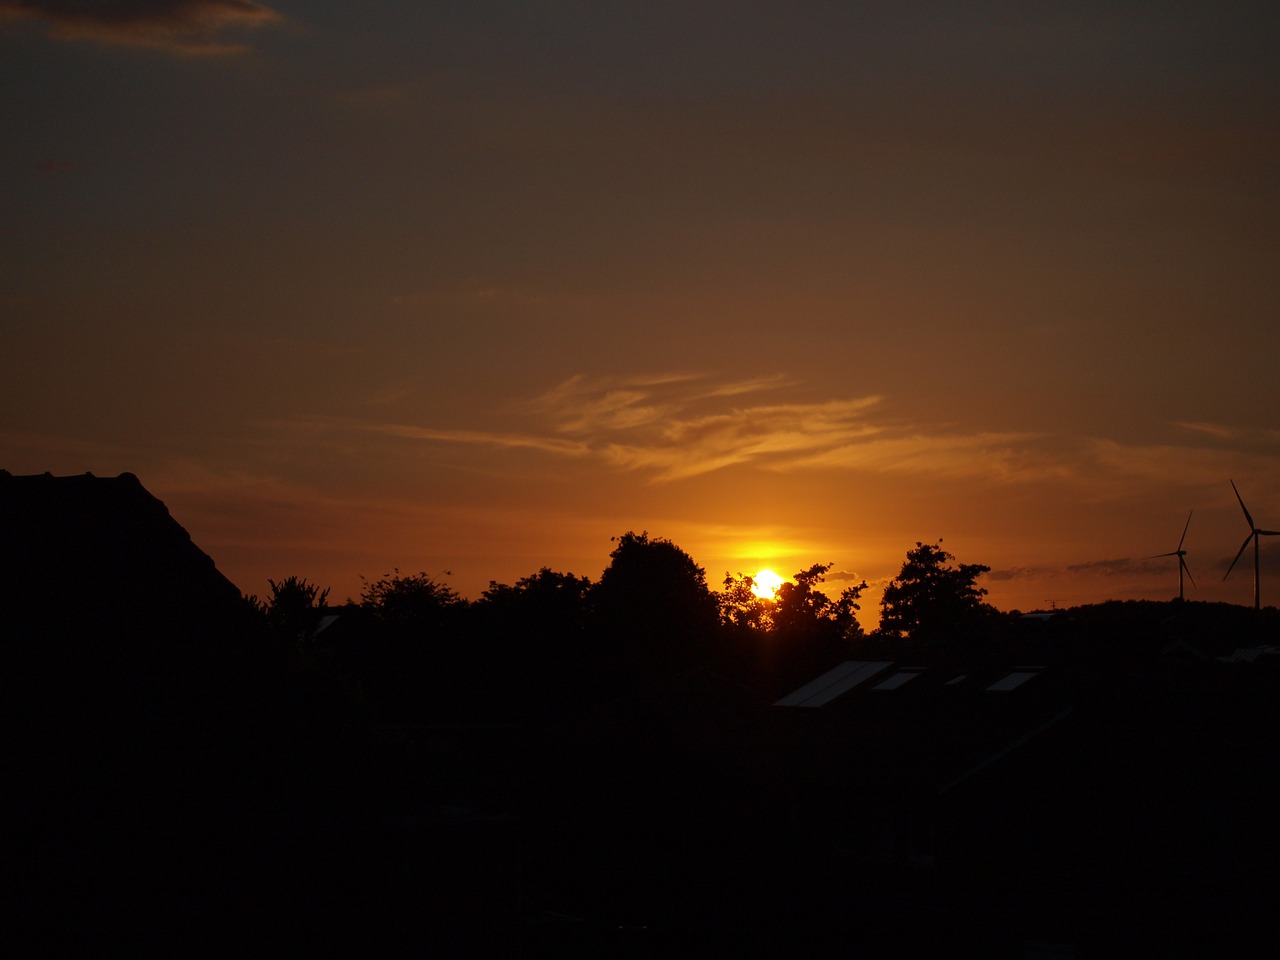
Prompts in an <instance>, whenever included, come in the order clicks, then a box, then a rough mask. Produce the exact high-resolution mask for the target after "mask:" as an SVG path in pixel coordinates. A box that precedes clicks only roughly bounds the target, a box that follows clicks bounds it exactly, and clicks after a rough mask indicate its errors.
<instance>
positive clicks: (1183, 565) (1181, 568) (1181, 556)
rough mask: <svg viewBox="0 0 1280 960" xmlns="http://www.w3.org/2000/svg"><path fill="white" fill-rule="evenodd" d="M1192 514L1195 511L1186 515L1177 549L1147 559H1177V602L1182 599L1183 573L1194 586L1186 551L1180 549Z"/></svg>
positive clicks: (1194, 582)
mask: <svg viewBox="0 0 1280 960" xmlns="http://www.w3.org/2000/svg"><path fill="white" fill-rule="evenodd" d="M1192 513H1195V511H1194V510H1192V511H1191V513H1188V514H1187V522H1186V524H1185V525H1184V526H1183V528H1182V537H1181V538H1180V539H1179V540H1178V549H1177V550H1172V551H1170V552H1169V553H1157V554H1156V555H1155V556H1154V557H1150V558H1149V559H1151V560H1155V559H1157V558H1158V557H1177V558H1178V599H1179V600H1181V599H1182V598H1183V597H1182V575H1183V573H1185V574H1186V575H1187V579H1188V580H1190V581H1191V585H1192V586H1193V587H1194V586H1195V585H1196V581H1195V578H1194V577H1193V576H1191V568H1190V567H1188V566H1187V551H1185V550H1183V549H1182V543H1183V541H1184V540H1186V539H1187V527H1189V526H1191V514H1192Z"/></svg>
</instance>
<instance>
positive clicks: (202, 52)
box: [0, 0, 280, 56]
mask: <svg viewBox="0 0 1280 960" xmlns="http://www.w3.org/2000/svg"><path fill="white" fill-rule="evenodd" d="M279 19H280V14H279V13H277V12H276V11H275V10H272V9H271V8H270V7H264V6H263V5H261V4H259V3H253V2H252V0H104V2H101V3H84V2H82V0H0V21H5V20H10V21H12V20H34V21H38V22H42V23H44V24H45V25H46V33H47V34H48V36H50V37H52V38H54V39H56V40H91V41H96V42H98V43H109V44H114V45H117V46H130V47H151V48H156V49H163V50H167V51H169V52H172V53H177V54H182V55H187V56H217V55H222V54H229V53H239V52H241V51H243V50H244V49H245V47H244V45H243V44H238V43H232V42H226V41H224V40H223V39H222V36H223V33H224V31H226V30H228V29H232V28H238V27H258V26H261V25H263V24H265V23H268V22H271V21H273V20H279Z"/></svg>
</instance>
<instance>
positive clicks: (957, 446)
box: [345, 371, 1274, 498]
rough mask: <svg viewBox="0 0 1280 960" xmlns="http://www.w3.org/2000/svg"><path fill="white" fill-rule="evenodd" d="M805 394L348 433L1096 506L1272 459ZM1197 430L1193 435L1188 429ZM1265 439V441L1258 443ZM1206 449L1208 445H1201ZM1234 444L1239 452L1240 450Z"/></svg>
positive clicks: (682, 374)
mask: <svg viewBox="0 0 1280 960" xmlns="http://www.w3.org/2000/svg"><path fill="white" fill-rule="evenodd" d="M800 388H801V385H800V384H797V383H796V382H795V381H794V380H792V379H791V378H789V377H787V376H785V375H782V374H773V375H768V376H757V377H749V378H742V379H717V378H715V377H712V376H710V375H707V374H702V373H697V372H690V371H671V372H665V373H655V374H650V375H643V376H627V377H585V376H574V377H570V378H567V379H565V380H563V381H561V382H560V383H558V384H556V385H555V386H553V387H552V388H550V389H549V390H547V391H545V392H544V393H542V394H541V395H539V396H536V397H534V398H532V399H530V400H528V401H524V402H522V403H520V404H518V405H513V406H512V407H511V408H509V409H508V411H507V413H508V415H509V416H510V417H520V418H523V419H525V421H526V423H527V424H528V427H527V429H523V430H504V431H487V430H483V429H457V428H451V427H447V426H434V425H430V426H428V425H417V424H407V423H359V422H356V421H347V422H345V423H346V425H347V426H355V427H357V428H359V429H361V430H364V431H368V432H374V433H379V434H382V435H384V436H392V437H398V438H402V439H405V440H413V441H419V442H429V443H454V444H464V445H473V446H488V447H494V448H507V449H527V450H536V451H540V452H543V453H546V454H551V455H554V456H564V457H574V458H577V459H595V460H597V461H598V462H601V463H603V464H606V465H608V466H610V467H613V468H615V469H618V470H624V471H629V472H636V473H639V474H643V475H647V476H648V477H649V479H650V480H651V481H652V482H655V483H670V482H675V481H680V480H686V479H689V478H692V477H697V476H701V475H704V474H708V473H712V472H715V471H718V470H724V469H727V468H730V467H735V466H750V467H752V468H754V469H757V470H768V471H772V472H795V471H805V470H807V471H818V470H822V471H845V472H861V473H875V474H886V475H895V474H898V475H904V476H907V475H909V476H920V477H945V478H948V479H952V480H956V479H959V480H977V481H982V482H988V483H1001V484H1003V483H1029V482H1047V483H1054V484H1062V483H1068V484H1075V485H1078V486H1080V487H1081V489H1084V490H1088V491H1089V494H1090V495H1091V496H1093V497H1099V496H1101V497H1104V498H1106V497H1109V496H1112V495H1124V491H1126V490H1129V489H1131V484H1132V481H1133V480H1134V479H1135V478H1136V479H1141V480H1144V481H1149V482H1151V483H1157V482H1164V483H1166V484H1167V483H1170V482H1175V481H1176V482H1178V483H1180V484H1182V485H1188V484H1190V485H1200V484H1208V483H1218V482H1220V481H1221V479H1222V477H1224V476H1227V475H1228V473H1229V470H1228V467H1229V465H1231V464H1235V465H1236V466H1240V465H1241V463H1242V458H1243V460H1244V462H1246V463H1252V464H1254V465H1255V466H1256V467H1257V468H1258V469H1263V467H1264V466H1265V464H1264V461H1266V462H1268V463H1269V462H1271V461H1272V460H1274V457H1272V456H1270V455H1268V454H1267V453H1266V452H1265V451H1259V450H1258V449H1257V447H1258V444H1257V442H1256V439H1257V438H1256V437H1254V438H1253V440H1252V441H1248V440H1240V441H1239V444H1244V445H1245V446H1247V447H1251V448H1252V451H1251V452H1249V451H1245V450H1240V449H1228V448H1227V447H1224V445H1223V444H1224V443H1225V441H1226V440H1227V438H1229V437H1231V436H1233V435H1234V434H1233V433H1232V431H1231V430H1230V429H1229V428H1225V427H1223V428H1216V427H1215V428H1212V429H1209V428H1208V427H1207V426H1206V425H1194V427H1195V428H1194V429H1192V430H1191V434H1192V436H1191V437H1190V438H1189V441H1188V443H1186V444H1185V445H1177V444H1173V443H1170V444H1164V445H1152V444H1146V445H1141V444H1131V443H1124V442H1121V441H1118V440H1115V439H1110V438H1093V437H1069V436H1057V435H1052V434H1046V433H1032V432H1012V431H997V430H981V429H979V430H972V429H965V428H964V427H963V426H957V425H955V424H949V423H935V424H928V423H924V424H920V423H916V424H913V423H907V422H904V421H902V420H900V419H895V418H894V417H893V416H891V414H890V412H889V410H888V404H887V402H886V400H885V398H884V397H881V396H879V395H868V396H855V397H844V398H834V399H822V400H814V401H790V402H788V400H789V397H788V394H794V393H795V392H796V391H797V390H798V389H800ZM1179 426H1192V425H1179ZM1255 433H1256V431H1255ZM1197 437H1204V438H1205V441H1204V442H1197V440H1196V438H1197ZM1239 444H1236V445H1239Z"/></svg>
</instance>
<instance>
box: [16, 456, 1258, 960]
mask: <svg viewBox="0 0 1280 960" xmlns="http://www.w3.org/2000/svg"><path fill="white" fill-rule="evenodd" d="M0 521H2V522H3V525H4V529H5V532H6V537H5V543H4V559H3V567H2V568H0V583H2V584H3V595H2V602H3V608H4V611H5V622H6V627H5V649H6V657H7V660H8V663H9V669H8V670H7V671H6V674H7V680H8V683H7V684H6V686H7V687H8V688H9V689H8V690H7V694H8V697H7V699H8V701H9V703H10V704H11V705H12V707H13V711H14V716H15V718H16V724H15V726H14V728H13V729H14V737H13V742H14V745H15V758H14V764H13V767H12V769H13V770H14V771H15V772H16V776H15V777H14V778H13V781H12V785H11V788H10V790H9V791H8V795H9V797H10V799H11V807H10V810H9V813H10V815H9V816H8V817H6V820H5V822H6V825H7V826H6V830H7V836H6V848H7V849H9V850H11V851H13V854H14V866H13V867H12V869H11V876H12V877H13V878H15V879H16V880H17V881H18V883H17V884H16V886H17V888H18V893H17V895H16V896H15V897H14V898H12V899H11V909H12V911H13V914H14V916H13V917H12V922H13V923H14V924H15V925H16V929H17V932H18V933H19V934H20V935H21V936H22V940H23V941H24V942H27V943H32V944H36V945H38V946H39V948H41V952H47V953H62V952H65V951H66V950H67V949H69V948H71V949H76V950H77V952H85V951H86V950H87V951H94V950H98V949H102V947H103V945H104V944H105V943H107V942H110V943H112V944H113V945H115V946H117V947H125V948H129V949H158V950H175V949H184V948H189V947H190V945H191V944H192V943H193V942H196V941H198V942H201V943H217V944H219V945H220V946H223V947H226V946H231V947H235V946H241V947H243V946H244V945H247V944H252V945H253V947H254V948H255V949H256V950H269V949H290V950H298V949H303V950H316V949H324V950H332V951H335V952H346V951H353V952H354V951H355V950H359V951H361V952H372V953H374V954H378V955H402V956H415V955H446V956H453V955H465V956H480V955H484V956H491V955H492V956H530V957H541V956H546V957H564V956H583V957H586V956H591V957H599V956H655V957H656V956H673V955H676V956H680V955H695V954H696V955H699V956H701V955H706V954H708V953H709V952H713V953H717V954H719V955H725V956H777V955H789V954H793V953H797V954H805V955H810V956H847V955H849V954H850V953H855V954H856V953H858V952H859V951H861V952H864V953H868V954H870V955H888V956H924V955H934V954H936V953H938V952H941V951H943V950H949V949H955V947H956V946H961V947H965V948H971V949H972V951H973V952H975V953H977V954H979V955H988V956H1010V957H1013V956H1033V955H1041V956H1046V955H1051V956H1078V957H1085V956H1101V955H1115V954H1117V953H1130V954H1137V955H1144V956H1214V957H1217V956H1224V955H1230V956H1268V955H1271V954H1272V953H1273V952H1274V946H1275V944H1276V942H1277V935H1280V930H1278V929H1277V921H1276V919H1275V916H1274V911H1273V910H1272V909H1271V901H1272V899H1273V895H1274V893H1275V892H1276V889H1277V884H1276V871H1277V864H1278V863H1280V859H1278V855H1280V850H1277V849H1276V847H1277V837H1276V833H1275V831H1274V829H1273V827H1272V820H1273V818H1274V810H1275V809H1276V802H1277V801H1278V800H1280V795H1278V794H1280V786H1278V784H1280V777H1278V776H1277V773H1280V770H1278V769H1277V766H1278V764H1277V757H1276V751H1275V750H1274V746H1273V737H1274V731H1275V730H1276V729H1277V728H1278V727H1277V721H1280V716H1278V715H1277V714H1278V713H1280V698H1277V696H1276V693H1277V682H1278V677H1277V663H1278V658H1277V655H1276V654H1277V652H1280V644H1277V638H1278V637H1280V612H1277V611H1276V610H1275V609H1274V608H1266V609H1263V610H1260V611H1255V610H1253V609H1250V608H1245V607H1239V606H1234V605H1227V604H1207V603H1195V602H1186V601H1177V600H1175V601H1170V602H1151V601H1123V602H1119V601H1118V602H1111V603H1105V604H1096V605H1089V606H1082V607H1077V608H1072V609H1068V610H1061V611H1053V612H1042V613H1040V614H1038V615H1036V616H1023V615H1021V614H1019V613H1016V612H1014V613H1003V612H1000V611H997V610H995V609H994V608H992V607H990V606H988V605H987V604H986V603H985V601H984V600H983V591H982V590H981V588H980V586H978V581H979V579H980V578H981V576H982V574H983V573H984V572H985V571H986V568H985V567H984V566H983V565H981V564H976V563H960V562H956V561H955V558H954V557H951V555H950V554H948V553H947V552H946V551H944V550H943V549H942V547H941V543H940V542H939V543H938V544H926V543H917V544H915V546H914V547H913V548H911V549H909V550H907V552H906V553H907V555H906V559H905V561H904V564H903V570H902V572H901V574H900V575H899V577H897V578H896V579H895V581H894V585H893V586H894V589H893V590H890V591H887V592H886V595H887V600H886V605H884V606H882V611H881V612H882V619H881V622H882V629H880V630H877V631H874V632H872V633H871V634H869V635H868V634H864V633H863V631H862V629H861V627H859V626H858V625H857V619H856V617H855V616H854V614H855V613H856V612H857V610H858V605H859V602H860V595H861V590H862V589H863V588H864V587H865V585H863V587H852V588H848V589H846V590H844V591H843V592H842V593H841V595H840V596H839V597H837V598H835V599H832V598H830V597H829V596H828V595H827V594H826V593H824V592H823V591H822V589H821V588H822V585H823V578H824V575H825V574H826V572H827V571H828V570H829V569H830V565H829V564H822V563H817V564H814V565H813V566H812V567H810V568H809V569H808V570H805V571H800V572H798V573H797V574H796V576H795V578H794V581H793V583H791V584H788V585H787V588H785V589H784V590H783V591H780V592H779V594H778V597H777V599H776V600H775V601H762V600H760V599H759V598H756V597H754V595H753V594H751V592H750V590H749V586H750V585H749V583H748V582H747V581H746V578H743V577H742V576H741V575H738V576H736V577H735V576H733V575H729V574H726V576H725V578H724V580H723V581H722V583H721V589H719V590H716V589H713V588H712V587H711V586H710V585H709V583H708V581H707V577H706V574H705V571H704V570H703V569H702V568H701V567H699V566H698V565H697V563H696V562H695V561H694V559H693V558H692V557H690V556H689V555H688V554H686V553H685V552H684V551H683V550H681V549H680V548H679V547H678V546H677V545H676V544H674V543H672V542H670V541H668V540H665V539H662V538H661V537H656V536H651V535H650V534H648V533H645V532H642V533H636V532H634V531H630V532H626V533H623V534H621V535H620V536H619V537H618V538H617V539H616V540H615V541H614V544H613V550H612V553H611V556H610V562H609V564H608V566H607V567H606V568H605V571H604V573H603V574H602V576H601V578H600V579H599V580H598V581H591V580H590V579H589V578H585V577H579V576H575V575H573V574H570V573H562V572H558V571H553V570H550V569H548V568H543V569H541V570H539V571H536V572H534V573H532V574H531V575H529V576H528V577H525V578H523V579H521V580H520V581H517V582H516V583H515V584H498V583H492V584H490V586H489V588H488V589H487V590H486V591H484V593H483V594H482V595H481V597H479V598H477V599H476V600H466V599H464V598H462V597H460V596H458V595H457V594H456V593H455V592H454V591H453V590H452V589H450V588H449V587H448V586H447V584H445V583H444V582H443V581H442V580H440V579H438V578H436V577H433V576H431V575H429V574H427V573H402V572H400V571H394V572H392V573H389V574H386V575H384V576H382V577H380V578H377V579H375V580H372V581H366V584H365V589H364V591H363V592H362V596H361V597H360V598H359V599H358V600H355V601H352V602H349V603H344V604H337V605H333V606H330V605H329V603H328V598H327V592H326V591H325V590H324V589H323V588H322V587H321V586H318V585H315V584H310V583H308V582H307V581H306V580H304V579H301V578H299V577H297V576H286V577H284V578H283V579H281V580H280V581H272V582H271V584H270V586H271V593H270V595H268V596H267V597H265V598H264V599H261V600H259V599H257V598H246V597H243V596H241V595H240V593H239V591H238V590H237V589H236V588H235V587H234V586H232V585H231V584H230V583H229V582H228V581H227V580H226V579H225V578H224V577H222V575H221V574H220V573H218V571H217V569H216V566H215V564H214V562H213V560H212V559H210V558H209V557H208V556H207V555H205V554H204V553H203V552H201V551H200V550H199V549H198V547H196V546H195V545H194V544H192V543H191V540H190V537H189V536H187V534H186V532H185V531H184V530H183V529H182V528H181V526H180V525H179V524H178V522H177V521H176V520H174V519H173V518H172V517H171V516H169V514H168V511H167V510H166V509H165V507H164V505H163V504H162V503H160V501H158V500H156V499H155V498H154V497H152V496H151V495H150V494H148V493H147V492H146V491H145V489H144V488H143V487H142V485H141V483H139V482H138V480H137V478H135V477H133V476H132V475H129V474H125V475H122V476H120V477H116V478H96V477H92V476H90V475H84V476H80V477H51V476H48V475H44V476H38V477H15V476H11V475H9V474H0ZM282 573H287V572H282ZM1037 951H1038V953H1037Z"/></svg>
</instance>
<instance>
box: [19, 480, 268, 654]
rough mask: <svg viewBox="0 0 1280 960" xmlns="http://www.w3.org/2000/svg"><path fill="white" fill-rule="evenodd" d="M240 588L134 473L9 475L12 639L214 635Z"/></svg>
mask: <svg viewBox="0 0 1280 960" xmlns="http://www.w3.org/2000/svg"><path fill="white" fill-rule="evenodd" d="M242 608H243V601H242V599H241V597H240V591H239V590H238V589H237V588H236V587H235V585H234V584H232V583H231V581H229V580H228V579H227V578H226V577H224V576H223V575H222V574H221V573H219V572H218V569H217V567H216V566H215V565H214V562H213V560H212V559H210V557H209V556H208V555H207V554H206V553H204V552H203V551H201V550H200V549H199V548H198V547H197V546H196V545H195V544H194V543H192V541H191V537H190V535H189V534H188V533H187V531H186V530H184V529H183V528H182V526H181V525H180V524H179V523H178V522H177V521H176V520H174V519H173V517H172V516H170V515H169V511H168V509H166V507H165V505H164V504H163V503H162V502H161V501H160V500H158V499H156V498H155V497H154V496H152V495H151V494H150V493H148V492H147V491H146V489H145V488H144V487H143V486H142V484H141V483H140V482H139V480H138V478H137V477H136V476H134V475H133V474H131V473H122V474H121V475H120V476H118V477H95V476H94V475H93V474H90V473H86V474H83V475H80V476H70V477H55V476H53V475H52V474H48V473H46V474H42V475H38V476H14V475H12V474H10V473H8V472H6V471H0V612H2V615H3V618H4V621H5V623H6V632H7V633H8V634H9V636H10V637H12V638H14V639H16V640H21V639H23V638H29V639H33V640H38V639H42V638H58V637H61V638H74V639H77V640H81V641H90V640H92V639H93V638H95V637H98V638H102V639H108V638H120V637H128V636H139V635H143V634H146V635H150V636H155V635H156V634H157V633H165V632H168V633H172V632H174V631H177V632H180V633H187V634H190V633H192V632H194V633H197V634H205V635H212V634H215V633H217V632H219V631H220V630H223V629H225V628H226V627H227V626H228V625H230V624H231V623H232V622H233V621H234V619H235V618H236V617H237V616H238V615H239V612H240V611H241V610H242Z"/></svg>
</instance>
